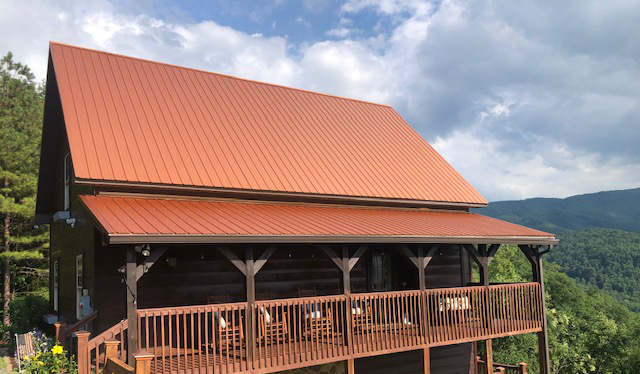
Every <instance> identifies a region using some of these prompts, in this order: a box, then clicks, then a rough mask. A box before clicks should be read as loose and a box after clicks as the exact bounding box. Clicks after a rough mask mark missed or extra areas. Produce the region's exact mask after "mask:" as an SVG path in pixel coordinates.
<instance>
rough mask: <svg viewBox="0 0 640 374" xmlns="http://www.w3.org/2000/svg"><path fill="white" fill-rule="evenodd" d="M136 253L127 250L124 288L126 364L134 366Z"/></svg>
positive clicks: (136, 300) (136, 302)
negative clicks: (126, 328)
mask: <svg viewBox="0 0 640 374" xmlns="http://www.w3.org/2000/svg"><path fill="white" fill-rule="evenodd" d="M136 267H137V264H136V252H135V250H134V249H133V247H129V248H127V265H126V287H127V290H126V292H127V323H128V325H129V327H128V332H127V362H128V363H129V365H131V366H133V365H134V356H133V354H134V353H136V351H137V350H138V281H137V279H136Z"/></svg>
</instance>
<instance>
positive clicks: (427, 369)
mask: <svg viewBox="0 0 640 374" xmlns="http://www.w3.org/2000/svg"><path fill="white" fill-rule="evenodd" d="M430 356H431V355H430V354H429V347H424V349H423V354H422V361H423V364H422V369H423V372H424V374H430V373H431V357H430Z"/></svg>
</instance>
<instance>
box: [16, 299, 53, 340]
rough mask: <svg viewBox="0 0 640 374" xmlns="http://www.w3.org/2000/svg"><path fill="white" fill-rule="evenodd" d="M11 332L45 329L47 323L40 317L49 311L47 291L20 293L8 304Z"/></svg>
mask: <svg viewBox="0 0 640 374" xmlns="http://www.w3.org/2000/svg"><path fill="white" fill-rule="evenodd" d="M9 311H10V314H11V328H10V329H11V332H12V334H23V333H25V332H28V331H32V330H40V331H46V330H48V329H49V325H47V324H46V323H44V321H43V319H42V317H43V316H44V315H45V314H47V313H48V312H49V300H48V293H47V292H34V293H28V294H23V295H20V296H18V297H16V298H14V299H13V300H11V303H10V304H9Z"/></svg>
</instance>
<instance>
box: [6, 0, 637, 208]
mask: <svg viewBox="0 0 640 374" xmlns="http://www.w3.org/2000/svg"><path fill="white" fill-rule="evenodd" d="M638 19H640V2H639V1H635V0H633V1H632V0H611V1H599V0H566V1H555V0H540V1H534V0H519V1H509V0H492V1H471V0H442V1H429V0H340V1H338V0H300V1H294V0H256V1H244V0H236V1H228V0H213V1H195V0H185V1H169V0H162V1H151V0H141V1H122V0H89V1H87V0H69V1H64V2H61V1H56V0H33V1H9V0H0V34H1V35H3V37H2V38H0V53H2V54H4V53H6V52H7V51H12V52H14V54H15V56H16V59H18V60H19V61H22V62H25V63H27V64H29V66H31V67H32V69H33V70H34V73H35V74H36V75H37V76H38V77H39V78H41V79H44V77H45V74H46V58H47V51H48V50H47V43H48V41H49V40H56V41H60V42H65V43H69V44H75V45H80V46H86V47H90V48H96V49H102V50H107V51H111V52H115V53H121V54H126V55H131V56H136V57H143V58H148V59H152V60H158V61H163V62H169V63H174V64H178V65H183V66H189V67H195V68H201V69H205V70H209V71H215V72H221V73H226V74H232V75H237V76H241V77H245V78H250V79H256V80H262V81H267V82H272V83H277V84H285V85H289V86H295V87H300V88H305V89H310V90H316V91H321V92H326V93H331V94H337V95H342V96H348V97H354V98H359V99H364V100H371V101H376V102H382V103H386V104H390V105H392V106H393V107H394V108H395V109H396V110H397V111H398V112H399V113H400V114H401V115H402V116H403V117H404V118H405V119H406V120H407V122H409V123H410V124H411V125H412V126H414V127H415V128H416V129H417V130H418V131H419V132H420V134H421V135H422V136H423V137H424V138H425V139H427V140H428V141H429V142H430V143H431V144H432V145H433V146H434V147H435V148H436V149H437V150H438V151H439V152H441V153H442V154H443V155H444V157H445V158H446V159H447V160H448V161H449V162H450V163H452V164H453V166H454V167H455V168H456V169H457V170H458V171H459V172H460V173H461V174H462V175H463V176H464V177H465V178H467V179H468V180H469V181H470V182H471V183H472V184H473V185H474V186H476V188H477V189H478V190H479V191H480V192H481V193H482V194H483V195H485V197H487V198H488V199H489V200H502V199H520V198H527V197H536V196H548V197H563V196H569V195H574V194H580V193H587V192H595V191H600V190H610V189H623V188H634V187H640V147H638V146H637V144H638V143H640V100H639V98H640V33H638V32H637V28H638V26H637V24H638Z"/></svg>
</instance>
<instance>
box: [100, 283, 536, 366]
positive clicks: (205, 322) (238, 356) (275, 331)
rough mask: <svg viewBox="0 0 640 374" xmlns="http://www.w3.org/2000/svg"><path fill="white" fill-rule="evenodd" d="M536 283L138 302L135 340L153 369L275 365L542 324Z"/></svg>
mask: <svg viewBox="0 0 640 374" xmlns="http://www.w3.org/2000/svg"><path fill="white" fill-rule="evenodd" d="M539 291H540V288H539V285H538V284H537V283H523V284H510V285H496V286H486V287H485V286H481V287H463V288H448V289H436V290H428V291H424V292H421V291H400V292H381V293H367V294H354V295H351V296H350V297H347V296H345V295H336V296H326V297H308V298H297V299H283V300H269V301H258V302H256V303H255V304H253V307H250V306H249V304H248V303H235V304H213V305H199V306H188V307H178V308H157V309H146V310H139V311H138V326H139V331H138V342H139V347H138V350H139V351H146V352H149V353H152V354H153V355H154V358H153V359H152V363H151V368H152V372H154V373H242V372H254V373H269V372H276V371H281V370H286V369H293V368H298V367H305V366H312V365H319V364H323V363H328V362H335V361H341V360H346V359H348V358H358V357H367V356H375V355H381V354H387V353H394V352H402V351H409V350H415V349H421V348H425V347H436V346H443V345H450V344H458V343H464V342H473V341H477V340H482V339H492V338H497V337H503V336H509V335H515V334H524V333H529V332H537V331H541V329H542V316H543V313H542V302H541V293H540V292H539ZM250 329H253V331H250ZM114 331H116V330H114ZM119 331H122V330H121V329H120V330H119ZM249 333H250V334H249ZM104 334H105V333H103V334H101V335H104ZM120 336H121V337H122V332H121V335H120ZM247 336H255V341H253V342H252V341H250V340H249V339H248V338H247ZM92 347H94V348H92V349H95V352H99V351H100V345H99V344H95V345H92ZM247 358H250V359H247Z"/></svg>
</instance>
